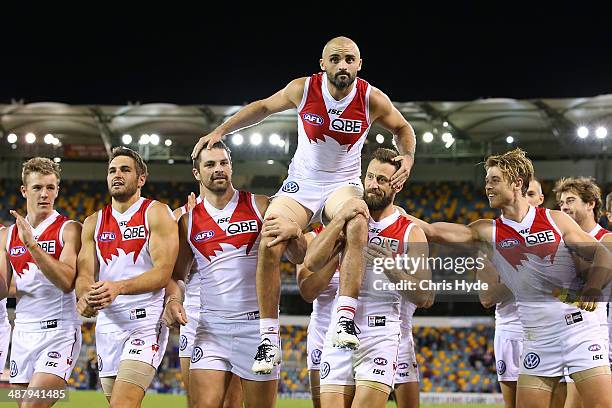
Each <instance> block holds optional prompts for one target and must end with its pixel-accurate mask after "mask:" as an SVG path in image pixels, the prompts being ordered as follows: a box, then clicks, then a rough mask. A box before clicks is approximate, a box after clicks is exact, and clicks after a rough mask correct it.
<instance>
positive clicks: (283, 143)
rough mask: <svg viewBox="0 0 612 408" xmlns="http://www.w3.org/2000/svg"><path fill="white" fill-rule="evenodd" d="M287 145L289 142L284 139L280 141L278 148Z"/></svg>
mask: <svg viewBox="0 0 612 408" xmlns="http://www.w3.org/2000/svg"><path fill="white" fill-rule="evenodd" d="M285 144H287V142H285V141H284V140H283V139H281V140H279V141H278V147H285Z"/></svg>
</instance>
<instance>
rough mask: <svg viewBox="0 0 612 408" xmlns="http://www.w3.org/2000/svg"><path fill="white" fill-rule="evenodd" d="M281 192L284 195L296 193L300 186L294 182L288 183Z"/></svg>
mask: <svg viewBox="0 0 612 408" xmlns="http://www.w3.org/2000/svg"><path fill="white" fill-rule="evenodd" d="M282 190H283V192H285V193H290V194H291V193H297V192H298V191H299V190H300V186H299V185H298V183H296V182H295V181H290V182H288V183H285V185H284V186H283V188H282Z"/></svg>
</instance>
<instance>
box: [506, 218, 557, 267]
mask: <svg viewBox="0 0 612 408" xmlns="http://www.w3.org/2000/svg"><path fill="white" fill-rule="evenodd" d="M546 211H547V210H546V208H539V207H538V208H535V212H536V213H535V216H534V219H533V222H532V224H531V226H530V227H529V228H527V230H526V231H520V232H519V231H516V230H515V229H514V228H512V227H510V226H508V225H506V224H504V222H503V221H502V219H501V218H497V219H496V220H495V246H496V249H497V251H498V252H499V253H500V254H501V255H502V256H503V257H504V258H505V259H506V261H508V263H509V264H510V265H512V267H513V268H514V269H517V270H518V267H519V266H520V265H522V264H523V262H529V257H528V256H529V255H535V256H537V257H538V258H540V259H541V260H544V261H548V262H550V264H551V265H552V264H553V262H554V260H555V256H556V254H557V249H558V248H559V244H560V243H561V235H559V233H558V232H557V230H556V228H555V227H553V225H552V224H551V223H550V221H549V220H548V217H547V216H546Z"/></svg>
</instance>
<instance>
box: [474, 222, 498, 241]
mask: <svg viewBox="0 0 612 408" xmlns="http://www.w3.org/2000/svg"><path fill="white" fill-rule="evenodd" d="M493 225H495V220H493V219H490V218H481V219H479V220H476V221H474V222H471V223H470V224H469V225H468V227H470V229H471V230H472V231H473V232H474V233H475V235H477V236H478V238H479V240H480V241H490V240H491V234H490V233H491V232H492V229H493Z"/></svg>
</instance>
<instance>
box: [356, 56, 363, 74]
mask: <svg viewBox="0 0 612 408" xmlns="http://www.w3.org/2000/svg"><path fill="white" fill-rule="evenodd" d="M362 63H363V60H362V59H361V58H359V66H358V67H357V71H361V64H362Z"/></svg>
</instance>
